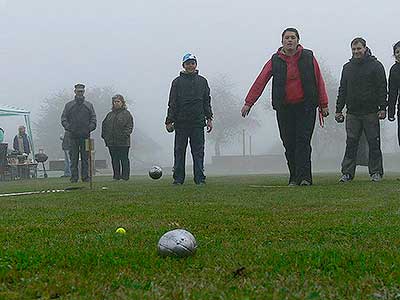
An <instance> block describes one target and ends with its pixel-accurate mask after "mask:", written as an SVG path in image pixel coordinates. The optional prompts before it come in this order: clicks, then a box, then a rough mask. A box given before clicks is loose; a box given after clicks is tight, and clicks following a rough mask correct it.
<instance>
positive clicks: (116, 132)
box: [101, 108, 133, 147]
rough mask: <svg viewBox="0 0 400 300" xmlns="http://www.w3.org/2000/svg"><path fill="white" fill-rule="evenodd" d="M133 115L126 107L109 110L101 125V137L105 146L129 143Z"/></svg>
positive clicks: (127, 145) (127, 144)
mask: <svg viewBox="0 0 400 300" xmlns="http://www.w3.org/2000/svg"><path fill="white" fill-rule="evenodd" d="M132 131H133V117H132V115H131V113H130V112H129V111H128V110H127V109H126V108H121V109H116V110H112V111H110V112H109V113H108V114H107V116H106V117H105V118H104V120H103V123H102V126H101V137H102V138H103V139H104V142H105V143H106V146H107V147H110V146H124V147H129V146H130V145H131V133H132Z"/></svg>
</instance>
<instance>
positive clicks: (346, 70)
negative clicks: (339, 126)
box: [335, 37, 387, 182]
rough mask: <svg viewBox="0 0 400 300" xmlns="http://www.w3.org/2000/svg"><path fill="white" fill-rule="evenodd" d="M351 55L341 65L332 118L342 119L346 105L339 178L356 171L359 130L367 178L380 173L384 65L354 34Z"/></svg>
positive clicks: (350, 176) (350, 177)
mask: <svg viewBox="0 0 400 300" xmlns="http://www.w3.org/2000/svg"><path fill="white" fill-rule="evenodd" d="M350 46H351V52H352V58H351V59H350V61H349V62H347V63H346V64H345V65H344V66H343V70H342V75H341V79H340V86H339V91H338V97H337V101H336V115H335V120H336V121H337V122H339V123H341V122H343V121H344V119H345V118H344V115H343V113H342V110H343V108H344V107H345V106H346V108H347V112H346V136H347V138H346V151H345V154H344V158H343V161H342V176H341V178H340V179H339V182H349V181H351V180H353V178H354V176H355V171H356V162H357V150H358V144H359V141H360V137H361V134H362V132H364V133H365V136H366V138H367V141H368V147H369V158H368V169H369V174H370V177H371V180H372V181H374V182H378V181H380V180H381V179H382V176H383V162H382V151H381V137H380V125H379V120H383V119H385V118H386V106H387V101H386V100H387V81H386V74H385V68H384V67H383V65H382V64H381V63H380V62H379V61H378V60H377V59H376V57H375V56H373V55H372V53H371V50H370V49H369V48H368V47H367V42H366V41H365V39H363V38H360V37H357V38H355V39H353V40H352V41H351V43H350Z"/></svg>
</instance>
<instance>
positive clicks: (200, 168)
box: [173, 127, 206, 184]
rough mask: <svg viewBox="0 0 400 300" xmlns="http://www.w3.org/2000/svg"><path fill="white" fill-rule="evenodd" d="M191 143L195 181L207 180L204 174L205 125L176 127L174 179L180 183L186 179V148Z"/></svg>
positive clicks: (198, 182) (197, 182)
mask: <svg viewBox="0 0 400 300" xmlns="http://www.w3.org/2000/svg"><path fill="white" fill-rule="evenodd" d="M188 141H189V143H190V149H191V152H192V158H193V175H194V178H193V179H194V182H195V183H196V184H200V183H202V182H205V180H206V176H205V175H204V127H194V128H175V144H174V174H173V177H174V180H175V182H178V183H183V182H184V181H185V159H186V148H187V145H188Z"/></svg>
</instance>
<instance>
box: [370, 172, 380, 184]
mask: <svg viewBox="0 0 400 300" xmlns="http://www.w3.org/2000/svg"><path fill="white" fill-rule="evenodd" d="M381 180H382V176H381V174H379V173H374V174H372V175H371V181H373V182H379V181H381Z"/></svg>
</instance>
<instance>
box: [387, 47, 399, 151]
mask: <svg viewBox="0 0 400 300" xmlns="http://www.w3.org/2000/svg"><path fill="white" fill-rule="evenodd" d="M393 55H394V57H395V60H396V62H395V63H394V65H393V66H392V67H391V68H390V73H389V99H388V119H389V121H390V122H393V121H394V120H396V118H395V114H396V105H397V137H398V141H399V145H400V101H399V95H400V41H398V42H397V43H396V44H394V46H393Z"/></svg>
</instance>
